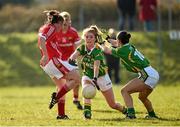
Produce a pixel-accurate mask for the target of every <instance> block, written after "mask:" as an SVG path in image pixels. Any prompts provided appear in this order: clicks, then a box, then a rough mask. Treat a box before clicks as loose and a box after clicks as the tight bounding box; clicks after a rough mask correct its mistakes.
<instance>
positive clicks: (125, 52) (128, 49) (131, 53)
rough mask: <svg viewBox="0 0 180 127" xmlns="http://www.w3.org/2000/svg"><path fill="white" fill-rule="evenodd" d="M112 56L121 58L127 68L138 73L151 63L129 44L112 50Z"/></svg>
mask: <svg viewBox="0 0 180 127" xmlns="http://www.w3.org/2000/svg"><path fill="white" fill-rule="evenodd" d="M112 55H113V56H115V57H120V58H121V61H122V63H123V65H124V66H125V68H126V69H127V70H128V71H131V72H135V73H137V72H139V71H140V70H142V69H143V68H145V67H147V66H149V61H148V60H147V59H146V58H145V57H144V56H143V55H142V54H141V53H140V52H139V51H138V50H137V49H136V48H135V47H134V46H133V45H130V44H129V43H127V44H125V45H123V46H122V47H119V48H116V49H114V48H112Z"/></svg>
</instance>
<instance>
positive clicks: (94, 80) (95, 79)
mask: <svg viewBox="0 0 180 127" xmlns="http://www.w3.org/2000/svg"><path fill="white" fill-rule="evenodd" d="M92 81H93V83H94V84H95V86H96V88H97V90H100V88H99V86H98V84H97V78H96V77H94V78H93V79H92Z"/></svg>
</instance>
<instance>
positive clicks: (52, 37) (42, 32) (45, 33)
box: [38, 24, 60, 60]
mask: <svg viewBox="0 0 180 127" xmlns="http://www.w3.org/2000/svg"><path fill="white" fill-rule="evenodd" d="M56 34H57V32H56V28H55V26H54V25H52V24H45V25H43V26H42V27H40V29H39V34H38V47H39V49H40V51H41V55H42V56H43V52H42V49H41V48H40V37H43V38H44V39H45V40H46V49H47V53H48V57H49V60H50V59H52V58H53V57H59V55H60V54H59V51H58V48H57V41H56V40H57V38H56Z"/></svg>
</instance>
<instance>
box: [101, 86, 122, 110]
mask: <svg viewBox="0 0 180 127" xmlns="http://www.w3.org/2000/svg"><path fill="white" fill-rule="evenodd" d="M102 94H103V95H104V97H105V99H106V102H107V103H108V105H109V106H110V107H111V108H113V109H116V110H118V111H121V112H122V111H123V109H124V107H123V106H122V105H121V104H120V103H117V102H115V98H114V93H113V90H112V88H111V89H109V90H107V91H104V92H102Z"/></svg>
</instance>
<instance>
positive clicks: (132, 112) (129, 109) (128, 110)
mask: <svg viewBox="0 0 180 127" xmlns="http://www.w3.org/2000/svg"><path fill="white" fill-rule="evenodd" d="M127 114H128V115H130V116H133V115H135V110H134V108H127Z"/></svg>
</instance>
